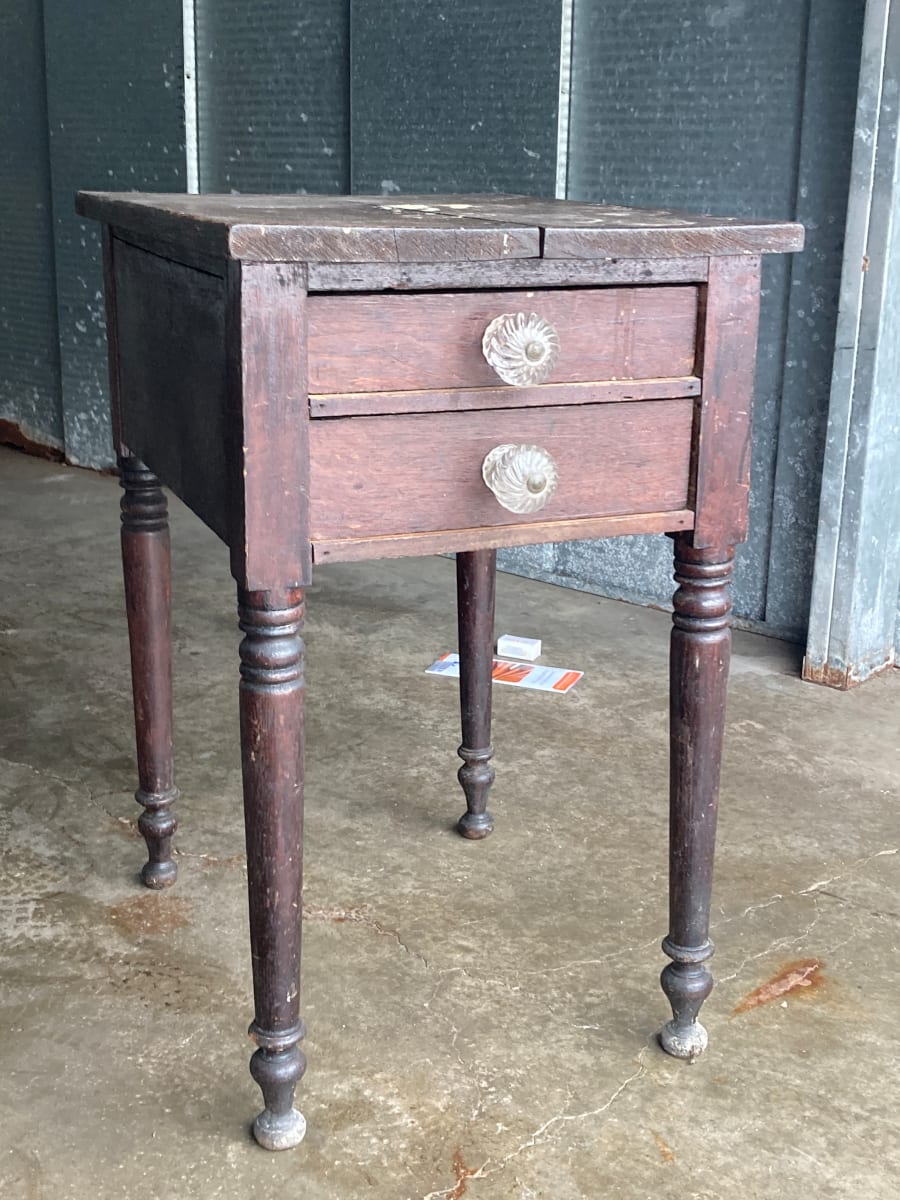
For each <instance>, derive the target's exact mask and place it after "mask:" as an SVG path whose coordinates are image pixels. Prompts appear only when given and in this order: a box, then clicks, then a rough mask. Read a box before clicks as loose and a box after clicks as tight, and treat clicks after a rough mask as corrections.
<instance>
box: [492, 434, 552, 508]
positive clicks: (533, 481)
mask: <svg viewBox="0 0 900 1200" xmlns="http://www.w3.org/2000/svg"><path fill="white" fill-rule="evenodd" d="M481 476H482V478H483V479H484V482H485V483H486V484H487V486H488V487H489V488H490V489H491V491H492V492H493V493H494V495H495V497H496V498H497V502H498V504H501V505H502V506H503V507H504V508H505V509H507V510H508V511H509V512H514V513H530V512H537V511H538V509H541V508H543V507H544V505H545V504H546V503H547V502H548V501H549V500H550V498H551V497H552V495H553V493H554V492H555V491H556V485H557V483H558V482H559V472H558V471H557V469H556V463H555V462H554V461H553V458H552V457H551V455H549V454H548V453H547V451H546V450H543V449H541V447H540V446H519V445H516V444H515V443H507V444H506V445H503V446H495V447H494V449H493V450H491V451H489V452H488V454H487V455H486V457H485V460H484V462H483V463H482V464H481Z"/></svg>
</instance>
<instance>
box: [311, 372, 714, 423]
mask: <svg viewBox="0 0 900 1200" xmlns="http://www.w3.org/2000/svg"><path fill="white" fill-rule="evenodd" d="M699 394H700V379H699V378H698V377H697V376H696V375H681V376H677V377H676V378H674V379H605V380H601V381H599V382H591V383H542V384H541V385H540V386H539V387H523V388H511V387H509V386H508V385H506V384H501V385H499V386H498V387H483V388H433V389H430V390H429V391H427V392H419V391H408V392H350V393H345V394H343V395H342V394H340V393H330V394H326V395H321V396H310V398H309V411H310V415H311V416H313V417H352V416H366V415H368V414H373V415H374V414H386V413H416V412H464V411H466V410H467V409H471V408H500V409H502V408H536V407H543V406H545V405H564V404H616V403H620V402H621V401H624V400H671V399H674V398H676V397H678V396H697V395H699Z"/></svg>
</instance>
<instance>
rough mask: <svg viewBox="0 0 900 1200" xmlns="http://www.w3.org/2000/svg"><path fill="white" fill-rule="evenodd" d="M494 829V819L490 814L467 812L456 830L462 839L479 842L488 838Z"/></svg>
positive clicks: (460, 819)
mask: <svg viewBox="0 0 900 1200" xmlns="http://www.w3.org/2000/svg"><path fill="white" fill-rule="evenodd" d="M493 829H494V818H493V817H492V816H491V814H490V813H489V812H481V813H473V812H467V813H463V815H462V816H461V817H460V818H459V821H458V822H457V825H456V830H457V832H458V833H459V834H461V836H462V837H464V838H468V839H469V840H470V841H473V842H478V841H481V839H482V838H486V837H487V835H488V834H489V833H492V832H493Z"/></svg>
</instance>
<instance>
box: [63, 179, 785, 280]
mask: <svg viewBox="0 0 900 1200" xmlns="http://www.w3.org/2000/svg"><path fill="white" fill-rule="evenodd" d="M76 207H77V210H78V212H79V213H80V214H81V215H82V216H85V217H90V218H93V219H96V220H99V221H103V222H106V223H107V224H109V225H112V226H114V227H115V228H116V229H118V230H120V231H122V232H124V233H126V234H127V233H132V234H135V235H137V236H139V237H140V236H144V237H149V238H154V239H159V240H161V241H163V242H164V243H167V244H169V245H171V246H172V247H173V248H179V247H180V248H189V249H191V250H193V251H194V252H196V253H201V254H207V255H213V256H220V257H225V258H237V259H242V260H244V261H257V262H332V263H343V262H354V263H386V262H473V261H475V262H477V261H497V260H500V259H523V258H524V259H535V258H538V259H540V258H543V259H608V258H641V259H652V258H666V259H672V258H682V257H683V258H690V257H698V256H707V255H725V254H760V253H783V252H788V251H793V250H800V249H802V247H803V227H802V226H801V225H798V224H795V223H793V222H789V221H762V220H755V219H744V218H740V217H717V216H706V215H702V214H692V213H681V212H672V211H668V210H666V209H638V208H621V207H618V206H615V205H601V204H591V203H585V202H581V201H575V200H541V199H534V198H532V197H529V196H507V195H459V196H427V195H426V196H298V195H283V196H253V195H185V194H178V193H162V192H159V193H153V192H79V194H78V198H77V204H76Z"/></svg>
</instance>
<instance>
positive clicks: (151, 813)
mask: <svg viewBox="0 0 900 1200" xmlns="http://www.w3.org/2000/svg"><path fill="white" fill-rule="evenodd" d="M119 466H120V471H121V482H122V487H123V489H124V494H123V496H122V566H123V570H124V575H125V607H126V611H127V614H128V636H129V641H130V644H131V683H132V691H133V694H134V725H135V739H136V742H137V760H138V790H137V792H136V793H135V799H136V800H137V801H138V803H139V804H141V805H142V806H143V810H144V811H143V812H142V813H141V815H140V818H139V819H138V827H139V829H140V831H141V833H142V834H143V835H144V840H145V842H146V843H147V850H148V853H149V861H148V862H146V863H145V864H144V867H143V869H142V871H141V878H142V879H143V881H144V883H145V884H146V885H147V887H150V888H165V887H169V886H170V885H171V884H173V883H174V882H175V877H176V875H177V868H176V866H175V863H174V862H173V860H172V835H173V834H174V833H175V829H176V827H177V820H176V817H175V813H174V812H173V811H172V806H173V804H174V803H175V801H176V799H177V798H178V792H177V791H176V790H175V782H174V767H173V759H172V616H171V610H172V584H171V560H170V551H169V523H168V512H167V508H166V498H165V495H164V494H163V491H162V488H161V487H160V484H159V480H158V479H157V478H156V476H155V475H153V474H152V473H151V472H150V471H148V470H147V468H146V467H145V466H144V465H143V463H141V462H139V461H138V460H137V459H135V458H122V459H120V462H119Z"/></svg>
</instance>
